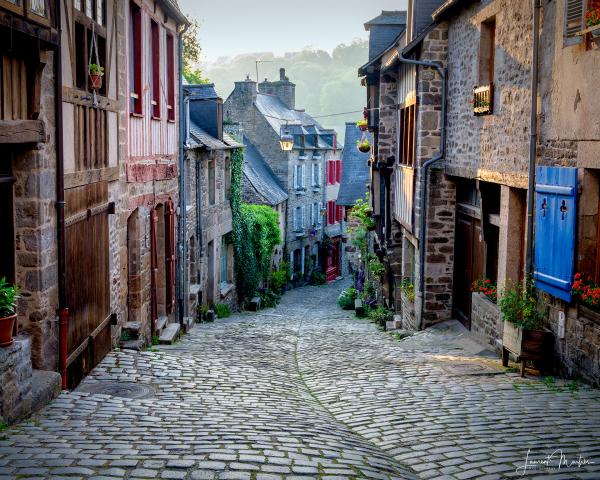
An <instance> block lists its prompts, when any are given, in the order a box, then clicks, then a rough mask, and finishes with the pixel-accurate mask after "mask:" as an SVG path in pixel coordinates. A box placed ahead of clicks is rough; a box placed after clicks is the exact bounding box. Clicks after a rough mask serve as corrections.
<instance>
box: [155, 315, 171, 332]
mask: <svg viewBox="0 0 600 480" xmlns="http://www.w3.org/2000/svg"><path fill="white" fill-rule="evenodd" d="M168 321H169V317H158V320H157V322H156V335H159V336H160V334H161V333H162V331H163V329H164V328H165V326H166V325H167V322H168Z"/></svg>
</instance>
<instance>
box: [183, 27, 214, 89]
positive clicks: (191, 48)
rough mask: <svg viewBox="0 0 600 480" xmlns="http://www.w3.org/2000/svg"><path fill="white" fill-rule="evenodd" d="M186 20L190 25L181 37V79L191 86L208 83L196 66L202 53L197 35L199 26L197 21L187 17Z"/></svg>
mask: <svg viewBox="0 0 600 480" xmlns="http://www.w3.org/2000/svg"><path fill="white" fill-rule="evenodd" d="M188 20H189V22H190V25H189V27H188V29H187V31H186V32H185V33H184V35H183V56H182V59H181V62H182V64H183V65H182V68H183V72H182V73H183V78H185V79H186V80H187V81H188V83H191V84H193V85H195V84H199V83H208V79H207V78H205V77H204V76H203V75H202V70H200V68H199V66H198V65H199V64H200V54H201V53H202V47H200V35H199V33H200V24H199V23H198V20H195V19H193V20H192V19H191V18H190V17H188Z"/></svg>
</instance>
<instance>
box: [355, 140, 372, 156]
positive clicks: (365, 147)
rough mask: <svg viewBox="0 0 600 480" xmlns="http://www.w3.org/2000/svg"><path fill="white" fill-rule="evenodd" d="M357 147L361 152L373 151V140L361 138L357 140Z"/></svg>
mask: <svg viewBox="0 0 600 480" xmlns="http://www.w3.org/2000/svg"><path fill="white" fill-rule="evenodd" d="M356 148H358V151H359V152H362V153H368V152H370V151H371V142H369V140H367V139H365V140H359V141H357V142H356Z"/></svg>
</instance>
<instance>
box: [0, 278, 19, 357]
mask: <svg viewBox="0 0 600 480" xmlns="http://www.w3.org/2000/svg"><path fill="white" fill-rule="evenodd" d="M18 298H19V287H17V286H16V285H11V284H9V283H8V282H7V281H6V279H5V278H1V279H0V347H10V346H11V345H12V344H13V337H12V334H13V329H14V327H15V320H16V319H17V313H16V308H17V299H18Z"/></svg>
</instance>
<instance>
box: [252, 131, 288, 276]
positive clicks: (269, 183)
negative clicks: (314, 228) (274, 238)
mask: <svg viewBox="0 0 600 480" xmlns="http://www.w3.org/2000/svg"><path fill="white" fill-rule="evenodd" d="M243 174H244V177H243V182H244V195H243V199H244V202H245V203H250V204H253V205H268V206H270V207H271V208H273V210H274V211H276V212H277V214H278V216H279V230H280V231H281V237H282V239H283V238H285V228H286V222H285V219H286V217H287V200H288V198H289V197H288V194H287V193H286V191H285V190H284V189H283V187H282V186H281V185H280V184H279V181H278V180H277V177H276V176H275V174H274V173H273V170H271V167H270V166H269V164H268V163H267V162H266V161H265V159H264V158H263V156H262V155H261V154H260V152H259V151H258V150H257V149H256V147H255V146H254V145H252V143H251V142H250V140H248V138H244V170H243ZM283 248H284V246H283V244H281V245H277V246H276V247H275V252H274V253H273V260H272V262H273V269H277V268H278V267H279V265H280V263H281V262H282V261H284V260H285V259H284V256H283Z"/></svg>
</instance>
